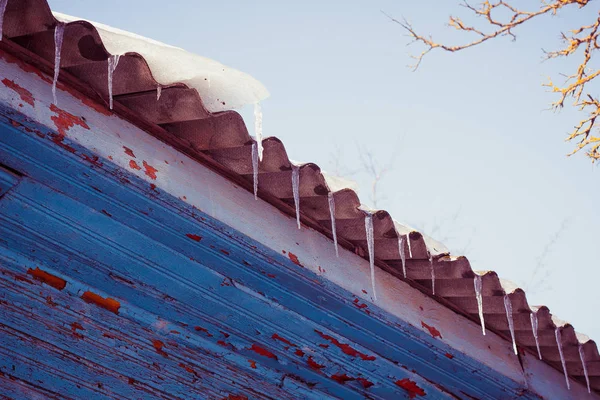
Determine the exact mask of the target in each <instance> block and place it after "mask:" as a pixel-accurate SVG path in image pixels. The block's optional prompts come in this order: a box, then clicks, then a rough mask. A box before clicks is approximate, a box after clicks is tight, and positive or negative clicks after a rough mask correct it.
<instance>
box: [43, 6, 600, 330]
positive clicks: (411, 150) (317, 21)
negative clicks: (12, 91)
mask: <svg viewBox="0 0 600 400" xmlns="http://www.w3.org/2000/svg"><path fill="white" fill-rule="evenodd" d="M49 3H50V6H51V7H52V9H53V10H56V11H60V12H63V13H66V14H70V15H76V16H80V17H83V18H87V19H91V20H95V21H98V22H102V23H105V24H108V25H111V26H114V27H118V28H121V29H124V30H128V31H131V32H135V33H138V34H140V35H143V36H147V37H151V38H153V39H156V40H159V41H162V42H165V43H168V44H171V45H174V46H178V47H182V48H185V49H186V50H189V51H191V52H194V53H197V54H200V55H202V56H206V57H210V58H213V59H215V60H218V61H220V62H222V63H224V64H226V65H229V66H231V67H234V68H237V69H240V70H242V71H244V72H247V73H249V74H251V75H253V76H254V77H256V78H257V79H259V80H260V81H261V82H263V83H264V84H265V86H266V87H267V88H268V89H269V91H270V92H271V97H270V98H269V99H267V100H266V101H265V102H264V103H263V112H264V121H263V124H264V134H265V135H266V136H277V137H279V138H281V139H282V140H283V142H284V143H285V145H286V149H287V151H288V154H289V155H290V157H291V158H292V159H295V160H299V161H306V162H308V161H312V162H316V163H317V164H319V165H320V166H321V167H322V168H323V169H324V170H327V171H331V172H341V173H345V174H348V175H350V178H352V179H354V180H356V181H357V182H358V183H359V185H360V187H361V197H362V198H363V199H364V200H363V202H365V203H369V197H368V196H369V189H368V188H369V183H370V177H369V176H368V175H367V174H365V173H363V172H361V171H360V170H361V163H360V157H359V149H362V151H363V152H365V151H370V152H371V154H373V155H374V156H375V158H376V159H377V160H378V161H379V162H380V164H381V165H385V164H387V163H388V162H390V160H393V164H392V168H391V170H390V172H389V173H388V174H387V175H385V177H384V179H383V180H382V181H381V184H380V190H379V197H380V198H379V201H378V204H377V205H378V208H382V209H386V210H388V211H390V212H391V213H392V215H393V216H394V217H395V218H396V219H397V220H399V221H402V222H406V223H408V224H410V225H412V226H414V227H416V228H419V229H420V230H422V231H424V232H425V233H429V234H431V235H432V236H434V238H437V239H439V240H442V241H443V242H444V243H445V244H446V245H447V246H448V247H449V248H450V249H451V250H453V252H456V253H457V254H465V255H466V256H467V257H468V258H469V259H470V260H471V263H472V265H473V267H474V268H475V269H477V270H495V271H498V272H499V274H500V275H501V277H503V278H506V279H510V280H512V281H514V282H516V283H518V284H520V285H521V286H522V287H524V288H526V289H527V291H528V298H529V301H530V304H532V305H537V304H545V305H548V306H549V307H550V309H551V311H552V312H553V313H554V314H555V315H557V316H559V317H560V318H562V319H564V320H567V321H569V322H571V323H572V324H573V325H574V326H575V329H577V330H578V331H580V332H582V333H585V334H588V335H590V336H591V337H592V338H593V339H596V340H600V322H599V321H598V318H596V317H595V315H597V309H598V306H599V305H600V291H599V290H598V289H597V286H598V278H599V277H600V272H599V269H598V267H599V266H600V265H599V264H600V262H599V260H598V256H597V253H596V252H595V248H596V246H597V244H598V243H599V238H598V227H600V213H599V212H598V204H599V199H600V185H599V182H598V181H599V179H600V171H598V168H597V167H593V166H592V165H591V163H590V161H588V159H587V158H585V157H584V156H583V153H582V154H580V155H576V156H573V157H570V158H567V157H566V156H565V155H566V154H567V153H569V152H570V151H571V150H572V148H573V144H570V143H565V142H564V138H565V137H566V134H567V132H568V131H569V130H570V129H571V128H572V126H573V125H574V124H575V123H576V122H577V121H578V118H579V117H580V115H579V114H578V113H577V112H575V111H574V110H572V109H570V108H566V109H564V110H563V111H561V112H560V113H553V112H552V111H547V108H548V105H549V103H550V102H551V101H552V100H554V96H553V95H552V94H551V93H548V92H547V91H546V90H545V88H543V87H542V86H541V84H542V83H543V82H545V81H546V80H547V77H549V76H551V77H553V78H555V79H557V80H558V78H559V76H558V73H560V72H568V71H569V68H570V67H571V68H572V67H573V65H574V62H573V61H569V60H565V61H556V62H554V61H551V62H541V61H542V50H541V49H542V48H544V49H553V48H556V47H557V46H558V45H559V40H558V38H559V32H560V30H561V29H563V30H566V29H572V28H574V27H579V26H580V24H581V23H589V22H590V20H589V18H591V17H593V16H594V15H595V13H594V12H590V11H589V8H588V11H587V12H585V11H584V12H580V11H578V10H573V11H568V12H567V13H564V14H562V15H559V16H557V17H547V18H543V19H542V20H540V21H538V22H534V23H533V24H531V25H530V26H526V27H524V28H522V29H519V30H517V31H516V33H517V35H518V40H517V41H516V42H511V41H510V40H509V39H507V38H501V39H500V40H498V41H495V42H493V43H489V44H486V45H484V46H481V47H478V48H474V49H470V50H467V51H465V52H462V53H457V54H447V53H441V52H440V53H437V52H433V53H431V54H430V55H429V56H428V57H427V58H425V60H424V62H423V64H422V66H421V67H420V68H419V70H418V71H417V72H412V71H411V70H410V69H409V68H407V67H406V66H407V65H408V64H409V63H411V60H410V58H409V54H410V53H411V52H412V53H415V52H418V51H419V49H420V48H419V47H418V46H416V45H415V46H412V47H408V48H407V47H406V44H407V43H408V38H407V37H405V36H404V32H403V31H402V30H401V28H400V26H398V25H396V24H394V23H392V22H390V20H389V19H388V18H387V17H385V16H384V15H383V14H382V13H381V10H384V11H385V12H387V13H388V14H390V15H392V16H395V17H398V18H400V17H402V16H404V17H406V18H408V19H409V20H410V21H411V22H412V23H413V25H414V26H415V28H417V29H420V30H421V31H422V32H423V33H431V34H433V35H434V37H438V38H444V39H445V40H447V41H458V40H460V39H461V36H458V35H457V34H456V33H455V32H452V31H451V30H450V29H448V28H447V27H446V26H445V23H446V21H447V17H448V15H449V14H451V13H463V14H462V15H464V10H463V9H462V8H460V7H458V6H456V4H458V1H456V2H454V1H445V2H434V1H431V0H428V1H418V2H415V1H408V0H389V1H384V0H370V1H365V0H347V1H343V2H342V1H328V2H323V1H316V0H306V1H302V2H283V1H276V0H271V1H258V0H257V1H252V2H249V1H243V0H238V1H233V0H230V1H219V2H198V1H192V0H171V1H169V2H168V3H167V4H168V6H167V7H165V2H163V1H160V2H159V1H155V0H152V1H150V0H128V1H118V0H104V1H103V2H87V1H73V0H50V1H49ZM529 3H530V4H532V5H533V6H535V5H537V4H539V2H529ZM440 4H443V5H440ZM593 6H594V7H598V5H597V4H593ZM594 89H596V91H595V93H597V89H598V85H596V86H595V87H594ZM251 112H252V110H250V109H248V110H242V114H243V115H244V117H248V118H251ZM251 126H252V125H250V127H251ZM250 130H251V131H252V129H250ZM536 265H541V266H542V267H541V271H542V275H547V278H546V279H545V280H544V281H540V280H539V279H534V280H532V279H531V275H532V273H533V271H534V270H535V268H536Z"/></svg>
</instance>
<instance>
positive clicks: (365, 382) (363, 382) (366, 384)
mask: <svg viewBox="0 0 600 400" xmlns="http://www.w3.org/2000/svg"><path fill="white" fill-rule="evenodd" d="M356 380H357V381H359V382H360V384H361V385H363V387H364V388H365V389H368V388H370V387H371V386H373V385H374V383H373V382H371V381H370V380H368V379H365V378H356Z"/></svg>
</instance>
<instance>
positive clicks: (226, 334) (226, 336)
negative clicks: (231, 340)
mask: <svg viewBox="0 0 600 400" xmlns="http://www.w3.org/2000/svg"><path fill="white" fill-rule="evenodd" d="M219 332H221V335H223V336H224V337H225V339H227V338H228V337H229V336H230V335H229V333H227V332H223V331H219Z"/></svg>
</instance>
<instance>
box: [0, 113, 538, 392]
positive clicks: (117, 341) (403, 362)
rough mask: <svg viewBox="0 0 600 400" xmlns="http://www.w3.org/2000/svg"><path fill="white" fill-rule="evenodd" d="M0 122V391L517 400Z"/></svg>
mask: <svg viewBox="0 0 600 400" xmlns="http://www.w3.org/2000/svg"><path fill="white" fill-rule="evenodd" d="M8 118H10V119H12V120H16V121H17V122H18V123H19V124H10V121H9V120H8ZM0 123H1V126H0V164H3V165H5V166H7V167H8V168H10V169H12V170H15V171H18V172H19V173H21V174H23V177H19V176H18V175H15V174H13V173H7V172H2V171H3V170H0V196H1V195H2V193H5V194H4V196H3V197H0V238H1V239H0V285H1V286H2V290H1V291H0V307H1V310H2V316H3V317H2V321H0V331H1V332H0V372H1V374H4V376H9V377H11V379H13V380H7V379H3V378H2V375H0V390H4V389H6V392H7V393H9V392H15V391H16V392H17V393H22V394H23V393H27V390H31V391H37V393H42V394H46V395H48V393H56V394H60V395H64V396H70V397H76V398H97V397H103V396H108V397H125V398H138V397H144V398H159V397H163V396H166V397H177V398H190V397H193V398H228V396H230V395H244V396H247V397H248V398H263V397H264V398H278V399H279V398H311V397H312V398H319V399H323V398H329V397H331V398H344V399H353V398H356V399H362V398H368V397H373V398H409V397H411V396H414V395H415V393H412V392H409V391H407V390H406V388H403V387H402V385H399V384H398V383H397V382H401V381H403V380H405V381H403V382H407V381H410V382H412V383H411V385H412V384H413V383H414V385H415V386H416V387H418V388H420V390H422V391H423V392H424V393H425V395H426V397H427V398H432V399H436V398H452V396H453V395H455V396H458V397H460V398H462V397H465V395H468V396H471V397H474V398H514V397H516V396H518V395H521V394H523V388H522V387H521V386H520V385H519V384H518V383H517V382H513V381H511V380H509V379H507V378H506V377H503V376H499V375H498V374H496V373H494V371H492V370H491V369H490V368H488V367H486V366H484V365H482V364H481V363H479V362H477V361H476V360H473V359H471V358H469V357H466V356H464V355H462V354H459V353H456V352H454V351H453V349H451V348H450V347H449V346H447V345H445V344H444V343H442V342H440V341H439V340H437V339H435V338H433V337H431V336H428V335H426V334H425V333H424V332H423V331H422V330H420V329H417V328H415V327H413V326H410V325H408V324H406V323H405V322H403V321H401V320H399V319H398V318H395V317H393V316H391V315H390V314H388V313H386V312H385V311H383V310H381V309H378V308H377V307H375V306H372V305H370V306H369V313H365V312H364V310H363V309H361V308H359V307H356V306H355V304H354V303H353V301H355V297H354V296H353V295H352V294H351V293H349V292H347V291H345V290H343V289H340V288H339V287H337V286H335V285H333V284H331V283H329V282H328V281H326V280H324V279H322V278H321V277H319V276H317V275H316V274H313V273H311V272H310V271H308V270H306V269H304V268H301V267H299V266H298V265H296V264H294V263H293V262H292V261H291V260H290V259H288V258H286V257H284V256H282V255H281V254H278V253H276V252H274V251H272V250H270V249H268V248H266V247H264V246H262V245H260V244H259V243H256V242H254V241H252V240H251V239H249V238H248V237H245V236H244V235H242V234H240V233H239V232H236V231H234V230H232V229H231V228H229V227H228V226H226V225H224V224H222V223H221V222H219V221H217V220H214V219H213V218H211V217H209V216H208V215H206V214H204V213H202V212H201V211H199V210H197V209H194V208H192V207H190V206H189V205H187V204H186V203H184V202H182V201H181V200H179V199H176V198H173V197H172V196H170V195H168V194H167V193H165V192H162V191H161V190H160V189H158V188H149V186H148V183H147V182H144V181H142V180H140V179H138V178H136V177H135V176H133V175H131V174H129V173H128V172H126V171H124V170H122V169H120V168H118V167H117V166H116V165H114V164H112V163H111V162H110V160H101V162H95V163H89V162H86V161H85V159H84V158H82V156H87V157H88V159H91V158H93V154H90V153H88V152H87V150H86V149H85V148H83V147H80V146H78V145H77V144H75V143H69V141H68V139H67V138H64V139H63V142H64V143H63V144H66V145H68V147H69V149H71V150H74V151H67V150H66V149H65V148H64V146H62V147H60V146H57V145H56V144H55V143H53V142H52V141H51V140H47V139H45V138H43V136H44V135H47V134H54V132H51V131H49V130H48V128H45V127H41V126H39V125H37V124H35V123H34V122H31V121H27V120H26V119H24V118H22V117H21V116H20V115H18V114H17V113H15V112H14V110H9V109H5V108H0ZM24 126H26V127H28V128H29V130H31V132H28V131H27V130H25V129H23V127H24ZM36 132H37V133H36ZM7 176H8V178H6V177H7ZM9 187H10V188H12V189H11V190H10V191H8V192H7V189H8V188H9ZM35 268H40V269H41V270H43V271H45V272H46V273H48V274H50V275H52V276H56V277H59V278H60V279H64V280H65V281H66V282H67V283H66V286H65V287H64V289H63V290H58V289H56V288H55V287H53V286H52V285H48V284H46V283H44V282H43V281H40V280H39V279H34V278H33V277H32V276H31V274H30V275H28V274H27V271H28V270H30V269H35ZM86 292H90V293H93V294H94V295H96V296H97V297H93V298H92V300H90V297H89V296H88V297H87V298H86V296H84V293H86ZM82 296H83V297H84V298H82ZM86 299H87V301H86ZM93 299H112V301H115V302H118V304H119V307H118V312H114V310H113V311H111V310H110V307H109V306H110V304H109V305H108V306H107V305H106V304H104V306H103V305H102V304H101V300H93ZM104 301H108V300H104ZM111 304H112V303H111ZM447 354H452V357H448V356H447ZM13 366H14V367H13ZM11 382H13V383H11ZM15 388H16V389H15ZM19 390H21V392H19ZM45 391H48V392H45ZM419 393H420V392H419ZM450 393H453V395H451V394H450ZM416 396H417V397H418V396H420V395H419V394H416ZM528 396H529V395H527V394H525V395H524V398H529V397H528ZM532 398H533V397H532Z"/></svg>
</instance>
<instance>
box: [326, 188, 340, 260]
mask: <svg viewBox="0 0 600 400" xmlns="http://www.w3.org/2000/svg"><path fill="white" fill-rule="evenodd" d="M327 200H328V202H329V217H330V218H331V233H333V245H334V246H335V256H336V257H339V256H340V253H339V251H338V242H337V232H336V230H335V200H334V198H333V192H329V193H327Z"/></svg>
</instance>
